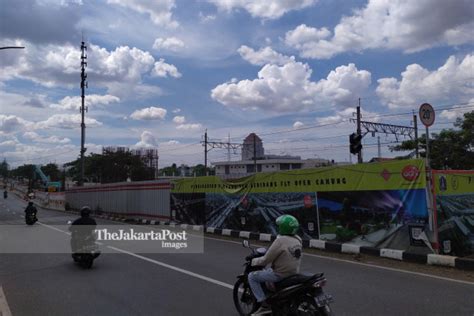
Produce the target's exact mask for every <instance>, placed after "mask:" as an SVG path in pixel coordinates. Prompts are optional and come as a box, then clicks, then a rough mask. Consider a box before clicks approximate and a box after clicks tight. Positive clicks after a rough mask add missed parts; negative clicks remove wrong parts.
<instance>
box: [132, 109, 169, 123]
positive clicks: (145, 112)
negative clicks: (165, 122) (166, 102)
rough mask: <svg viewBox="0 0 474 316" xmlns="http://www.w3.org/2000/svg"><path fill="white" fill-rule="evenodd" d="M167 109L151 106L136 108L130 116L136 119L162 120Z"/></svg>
mask: <svg viewBox="0 0 474 316" xmlns="http://www.w3.org/2000/svg"><path fill="white" fill-rule="evenodd" d="M166 112H167V111H166V109H163V108H157V107H154V106H151V107H149V108H144V109H141V110H136V111H135V112H133V113H132V114H131V115H130V117H131V118H132V119H134V120H162V119H164V118H165V116H166Z"/></svg>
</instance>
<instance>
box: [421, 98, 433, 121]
mask: <svg viewBox="0 0 474 316" xmlns="http://www.w3.org/2000/svg"><path fill="white" fill-rule="evenodd" d="M420 120H421V123H423V125H425V126H426V127H430V126H431V125H433V123H434V121H435V111H434V109H433V107H432V106H431V104H429V103H423V104H422V105H421V106H420Z"/></svg>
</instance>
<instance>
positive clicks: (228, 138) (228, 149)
mask: <svg viewBox="0 0 474 316" xmlns="http://www.w3.org/2000/svg"><path fill="white" fill-rule="evenodd" d="M227 161H230V133H229V134H228V135H227Z"/></svg>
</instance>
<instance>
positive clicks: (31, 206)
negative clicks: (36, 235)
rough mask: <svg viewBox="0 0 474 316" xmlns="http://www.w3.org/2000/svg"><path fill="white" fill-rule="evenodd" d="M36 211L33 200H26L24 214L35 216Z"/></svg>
mask: <svg viewBox="0 0 474 316" xmlns="http://www.w3.org/2000/svg"><path fill="white" fill-rule="evenodd" d="M37 213H38V210H37V209H36V207H35V206H34V204H33V202H28V206H27V207H26V209H25V216H29V215H30V214H33V215H34V216H35V217H36V214H37Z"/></svg>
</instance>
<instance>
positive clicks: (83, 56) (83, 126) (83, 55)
mask: <svg viewBox="0 0 474 316" xmlns="http://www.w3.org/2000/svg"><path fill="white" fill-rule="evenodd" d="M86 51H87V46H86V44H85V43H84V41H82V42H81V109H80V112H81V177H80V180H79V185H81V186H82V185H83V184H84V153H85V152H86V150H87V148H85V147H84V144H85V141H86V124H85V122H84V116H85V112H87V107H86V106H85V102H84V100H85V88H88V86H87V81H86V79H87V74H86V67H87V55H86Z"/></svg>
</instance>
